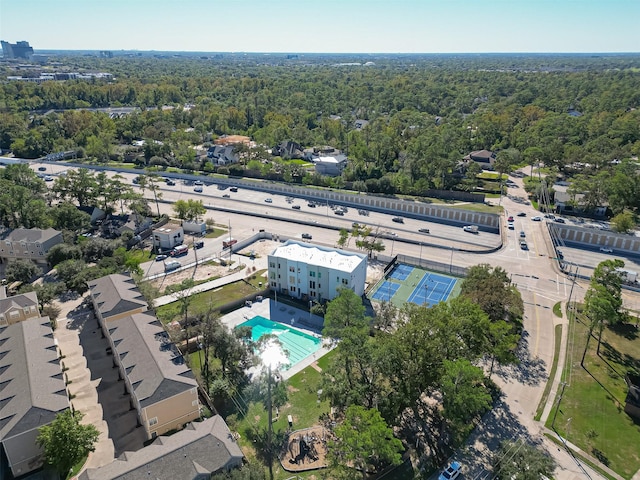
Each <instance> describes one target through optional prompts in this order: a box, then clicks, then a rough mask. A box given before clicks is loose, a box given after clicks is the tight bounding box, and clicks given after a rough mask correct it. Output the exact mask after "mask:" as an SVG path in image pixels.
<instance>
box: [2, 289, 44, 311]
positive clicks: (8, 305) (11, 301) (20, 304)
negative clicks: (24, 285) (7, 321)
mask: <svg viewBox="0 0 640 480" xmlns="http://www.w3.org/2000/svg"><path fill="white" fill-rule="evenodd" d="M31 306H36V307H37V306H38V296H37V295H36V292H27V293H21V294H20V295H14V296H12V297H8V298H6V290H5V289H4V287H3V288H1V289H0V313H5V312H7V311H8V310H10V309H12V308H19V309H23V308H24V307H31Z"/></svg>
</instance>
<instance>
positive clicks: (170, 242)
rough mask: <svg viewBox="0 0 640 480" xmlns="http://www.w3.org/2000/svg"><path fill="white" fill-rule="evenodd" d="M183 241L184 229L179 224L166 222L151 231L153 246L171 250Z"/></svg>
mask: <svg viewBox="0 0 640 480" xmlns="http://www.w3.org/2000/svg"><path fill="white" fill-rule="evenodd" d="M183 242H184V229H183V228H182V227H181V226H180V225H176V224H173V223H167V224H165V225H163V226H162V227H160V228H156V229H155V230H154V231H153V248H156V249H160V250H171V249H172V248H173V247H175V246H177V245H182V243H183Z"/></svg>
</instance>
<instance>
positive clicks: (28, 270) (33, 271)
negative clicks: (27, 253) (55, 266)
mask: <svg viewBox="0 0 640 480" xmlns="http://www.w3.org/2000/svg"><path fill="white" fill-rule="evenodd" d="M41 273H42V270H40V268H38V267H37V266H36V265H35V263H33V262H32V261H31V260H22V259H18V260H14V261H13V262H11V263H9V265H7V268H6V269H5V276H6V277H7V280H9V281H10V282H22V283H27V282H29V281H30V280H31V279H32V278H33V277H35V276H36V275H39V274H41Z"/></svg>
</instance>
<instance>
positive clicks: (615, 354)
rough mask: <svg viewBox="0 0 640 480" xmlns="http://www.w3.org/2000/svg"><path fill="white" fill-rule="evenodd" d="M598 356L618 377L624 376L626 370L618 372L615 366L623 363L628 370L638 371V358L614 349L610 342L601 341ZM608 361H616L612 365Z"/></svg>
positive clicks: (639, 361) (639, 367) (639, 365)
mask: <svg viewBox="0 0 640 480" xmlns="http://www.w3.org/2000/svg"><path fill="white" fill-rule="evenodd" d="M600 358H601V359H602V361H603V362H605V363H606V364H607V366H608V367H609V368H610V369H611V370H613V371H614V372H615V373H616V374H617V375H618V376H619V377H621V378H624V375H625V373H626V372H620V371H619V370H618V369H617V368H616V367H619V366H620V365H624V366H625V367H626V369H627V372H628V371H630V370H631V371H636V372H640V360H639V359H637V358H634V357H632V356H631V355H628V354H626V353H624V354H622V353H620V352H619V351H618V350H616V349H615V348H614V347H613V346H611V344H610V343H608V342H605V341H603V342H602V344H601V345H600ZM610 362H613V363H616V364H617V365H612V364H611V363H610Z"/></svg>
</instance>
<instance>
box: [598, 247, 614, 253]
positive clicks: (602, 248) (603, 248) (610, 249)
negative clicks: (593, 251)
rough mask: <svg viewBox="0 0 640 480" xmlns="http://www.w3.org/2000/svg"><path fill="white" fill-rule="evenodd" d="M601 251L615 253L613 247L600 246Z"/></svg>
mask: <svg viewBox="0 0 640 480" xmlns="http://www.w3.org/2000/svg"><path fill="white" fill-rule="evenodd" d="M600 251H601V252H603V253H613V248H609V247H600Z"/></svg>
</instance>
